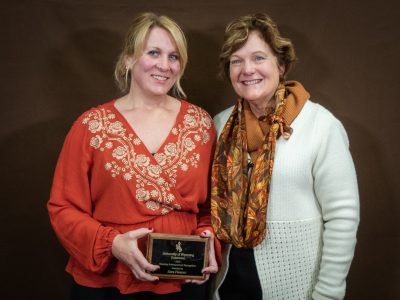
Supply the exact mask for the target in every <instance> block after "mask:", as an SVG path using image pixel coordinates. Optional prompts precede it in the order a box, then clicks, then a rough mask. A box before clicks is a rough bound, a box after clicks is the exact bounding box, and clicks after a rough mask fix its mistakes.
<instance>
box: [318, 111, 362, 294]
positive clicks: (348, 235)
mask: <svg viewBox="0 0 400 300" xmlns="http://www.w3.org/2000/svg"><path fill="white" fill-rule="evenodd" d="M316 137H317V139H319V140H320V143H319V146H317V148H316V151H317V155H316V160H315V162H314V165H313V176H314V191H315V194H316V196H317V199H318V201H319V204H320V206H321V211H322V218H323V221H324V231H323V237H322V239H323V249H322V258H321V265H320V271H319V274H318V279H317V284H316V286H315V289H314V292H313V295H312V296H313V299H314V300H325V299H343V298H344V295H345V290H346V276H347V274H348V272H349V269H350V265H351V262H352V259H353V255H354V248H355V244H356V233H357V228H358V223H359V197H358V188H357V178H356V173H355V169H354V164H353V160H352V158H351V154H350V151H349V141H348V138H347V134H346V131H345V130H344V128H343V126H342V124H341V123H340V122H339V121H338V120H337V119H336V118H335V117H333V116H332V115H331V114H330V113H329V112H328V111H326V110H325V109H322V111H321V114H320V115H319V116H318V118H317V129H316Z"/></svg>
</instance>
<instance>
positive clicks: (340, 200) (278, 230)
mask: <svg viewBox="0 0 400 300" xmlns="http://www.w3.org/2000/svg"><path fill="white" fill-rule="evenodd" d="M232 109H233V107H231V108H228V109H227V110H224V111H223V112H221V113H219V114H218V115H217V116H216V117H215V118H214V121H215V126H216V128H217V131H218V135H219V134H220V133H221V131H222V129H223V127H224V125H225V123H226V121H227V119H228V117H229V115H230V114H231V112H232ZM291 127H292V128H293V134H292V136H291V137H290V139H289V140H285V139H283V138H279V139H278V141H277V145H276V152H275V162H274V169H273V175H272V181H271V192H270V196H269V203H268V212H267V228H268V233H267V237H266V239H265V240H264V241H263V242H262V243H261V244H260V245H259V246H257V247H256V248H255V249H254V256H255V261H256V266H257V271H258V275H259V278H260V283H261V287H262V294H263V299H268V300H284V299H285V300H286V299H293V300H303V299H314V300H325V299H343V297H344V294H345V289H346V281H345V279H346V276H347V273H348V271H349V268H350V264H351V261H352V259H353V254H354V247H355V244H356V232H357V227H358V223H359V199H358V189H357V180H356V174H355V170H354V164H353V161H352V158H351V155H350V152H349V149H348V148H349V142H348V138H347V135H346V132H345V130H344V128H343V126H342V124H341V123H340V121H338V120H337V119H336V118H335V117H334V116H333V115H332V114H331V113H330V112H329V111H328V110H326V109H325V108H323V107H322V106H321V105H319V104H316V103H313V102H311V101H309V100H308V101H307V102H306V103H305V105H304V107H303V109H302V110H301V112H300V114H299V115H298V116H297V118H296V119H295V120H294V121H293V123H292V124H291ZM224 248H225V249H224V264H223V267H222V268H221V270H220V272H219V273H218V274H217V276H216V278H215V281H214V282H213V283H214V284H213V285H214V292H213V299H219V296H218V288H219V287H220V285H221V284H222V282H223V280H224V278H225V275H226V272H227V269H228V267H229V266H228V261H229V259H228V256H229V249H230V247H229V246H225V247H224Z"/></svg>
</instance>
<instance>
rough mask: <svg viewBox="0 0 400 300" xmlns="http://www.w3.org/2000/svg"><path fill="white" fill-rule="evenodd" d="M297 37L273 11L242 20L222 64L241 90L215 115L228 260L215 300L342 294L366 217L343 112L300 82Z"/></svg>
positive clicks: (218, 192)
mask: <svg viewBox="0 0 400 300" xmlns="http://www.w3.org/2000/svg"><path fill="white" fill-rule="evenodd" d="M295 60H296V56H295V51H294V47H293V44H292V43H291V41H290V40H288V39H286V38H283V37H282V36H281V35H280V33H279V31H278V28H277V26H276V24H275V23H274V22H273V21H272V20H271V18H270V17H268V16H267V15H266V14H261V13H260V14H254V15H247V16H243V17H239V18H237V19H235V20H233V21H232V22H231V23H230V24H229V25H228V26H227V27H226V31H225V37H224V43H223V46H222V51H221V54H220V70H221V73H222V74H223V75H224V76H225V77H227V78H228V79H229V80H230V82H231V84H232V86H233V89H234V90H235V92H236V93H237V95H238V96H239V100H238V101H237V103H236V105H235V106H233V107H230V108H228V109H226V110H224V111H223V112H221V113H220V114H218V115H217V116H216V117H215V118H214V121H215V126H216V128H217V132H218V135H219V139H218V143H217V147H216V153H215V158H214V162H213V166H212V184H211V187H212V191H211V197H212V202H211V213H212V224H213V228H214V231H215V233H216V236H217V237H218V239H220V240H221V241H223V242H224V243H223V257H224V263H223V265H222V269H221V270H220V272H219V273H218V274H217V276H216V278H215V281H214V285H215V286H214V289H213V299H224V300H225V299H229V300H232V299H247V300H250V299H296V300H298V299H302V300H303V299H314V300H321V299H342V298H343V297H344V294H345V287H346V281H345V279H346V276H347V273H348V271H349V268H350V264H351V261H352V258H353V254H354V247H355V244H356V232H357V227H358V222H359V200H358V189H357V181H356V174H355V170H354V165H353V161H352V158H351V155H350V152H349V148H348V147H349V143H348V139H347V135H346V132H345V130H344V128H343V126H342V124H341V123H340V121H339V120H338V119H336V118H335V117H334V116H333V115H332V114H331V113H330V112H329V111H327V110H326V109H325V108H323V107H322V106H321V105H319V104H316V103H314V102H312V101H311V100H310V99H309V98H310V94H309V93H308V92H307V91H306V90H305V88H304V87H303V86H302V85H301V84H300V83H299V82H297V81H286V76H287V74H288V72H289V71H290V69H291V68H292V66H293V63H294V62H295Z"/></svg>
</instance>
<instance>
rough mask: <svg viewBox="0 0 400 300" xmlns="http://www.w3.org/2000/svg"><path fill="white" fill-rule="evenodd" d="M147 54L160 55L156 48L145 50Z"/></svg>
mask: <svg viewBox="0 0 400 300" xmlns="http://www.w3.org/2000/svg"><path fill="white" fill-rule="evenodd" d="M147 54H148V55H150V56H151V57H159V56H160V52H158V51H157V50H150V51H148V52H147Z"/></svg>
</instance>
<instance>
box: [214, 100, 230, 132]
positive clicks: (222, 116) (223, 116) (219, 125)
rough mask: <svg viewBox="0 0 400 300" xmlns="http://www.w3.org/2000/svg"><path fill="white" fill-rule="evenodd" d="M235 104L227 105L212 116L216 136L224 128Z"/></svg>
mask: <svg viewBox="0 0 400 300" xmlns="http://www.w3.org/2000/svg"><path fill="white" fill-rule="evenodd" d="M234 107H235V106H234V105H233V106H231V107H228V108H227V109H225V110H223V111H221V112H220V113H218V114H217V115H216V116H215V117H214V124H215V128H216V129H217V132H218V136H219V135H220V133H221V131H222V129H223V128H224V126H225V124H226V122H227V121H228V118H229V116H230V115H231V113H232V111H233V108H234Z"/></svg>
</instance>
